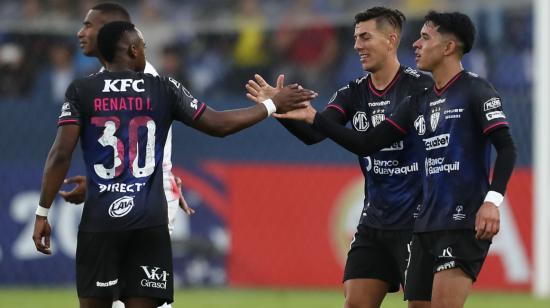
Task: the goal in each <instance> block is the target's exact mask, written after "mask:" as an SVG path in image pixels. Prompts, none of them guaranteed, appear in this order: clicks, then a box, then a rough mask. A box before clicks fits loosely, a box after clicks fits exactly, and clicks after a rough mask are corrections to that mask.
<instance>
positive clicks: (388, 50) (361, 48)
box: [354, 19, 398, 72]
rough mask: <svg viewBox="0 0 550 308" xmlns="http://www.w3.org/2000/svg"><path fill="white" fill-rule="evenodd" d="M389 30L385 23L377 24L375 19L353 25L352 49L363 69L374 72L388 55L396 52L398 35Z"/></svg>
mask: <svg viewBox="0 0 550 308" xmlns="http://www.w3.org/2000/svg"><path fill="white" fill-rule="evenodd" d="M391 30H392V29H391V28H389V26H387V25H377V22H376V19H370V20H367V21H362V22H359V23H357V24H356V25H355V33H354V38H355V45H354V49H355V51H357V53H358V54H359V59H360V61H361V67H362V68H363V70H365V71H369V72H376V71H377V70H379V69H380V68H381V67H382V66H383V65H384V63H385V62H386V60H387V59H388V57H389V56H390V55H392V54H395V53H396V48H397V44H396V43H397V41H398V36H397V34H396V33H395V32H394V31H391Z"/></svg>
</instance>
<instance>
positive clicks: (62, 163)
mask: <svg viewBox="0 0 550 308" xmlns="http://www.w3.org/2000/svg"><path fill="white" fill-rule="evenodd" d="M79 135H80V126H78V125H63V126H60V127H59V129H58V130H57V136H56V137H55V141H54V144H53V146H52V148H51V150H50V153H49V154H48V158H47V160H46V165H45V167H44V175H43V176H42V189H41V191H40V204H39V206H40V207H42V208H46V209H49V208H50V207H51V205H52V203H53V200H54V199H55V195H56V194H57V192H58V191H59V188H60V187H61V184H62V183H63V179H64V178H65V176H66V175H67V171H68V170H69V166H70V165H71V158H72V154H73V151H74V148H75V146H76V144H77V142H78V137H79ZM37 212H38V211H37ZM50 233H51V228H50V225H49V223H48V220H47V214H44V213H40V214H37V215H36V217H35V221H34V232H33V236H32V238H33V241H34V244H35V246H36V249H37V250H38V251H40V252H41V253H44V254H51V250H50Z"/></svg>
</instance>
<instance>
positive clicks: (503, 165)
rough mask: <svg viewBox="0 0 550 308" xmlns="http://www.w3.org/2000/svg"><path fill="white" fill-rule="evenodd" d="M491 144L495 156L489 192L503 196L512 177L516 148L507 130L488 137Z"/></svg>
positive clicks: (501, 130)
mask: <svg viewBox="0 0 550 308" xmlns="http://www.w3.org/2000/svg"><path fill="white" fill-rule="evenodd" d="M489 138H490V140H491V143H492V144H493V145H494V146H495V148H496V151H497V156H496V160H495V165H494V171H493V179H492V181H491V186H490V187H489V190H492V191H496V192H498V193H500V194H502V195H504V193H505V191H506V185H507V184H508V180H509V179H510V177H511V176H512V172H513V170H514V165H515V162H516V157H517V153H516V146H515V144H514V141H513V140H512V136H511V135H510V131H509V129H508V128H501V129H498V130H496V131H494V132H491V134H490V135H489Z"/></svg>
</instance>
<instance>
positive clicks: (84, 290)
mask: <svg viewBox="0 0 550 308" xmlns="http://www.w3.org/2000/svg"><path fill="white" fill-rule="evenodd" d="M126 236H127V233H126V232H83V231H79V232H78V240H77V249H76V288H77V293H78V297H79V301H80V306H81V307H107V308H108V307H111V305H112V302H113V300H114V299H116V298H118V294H119V286H120V284H121V281H120V277H119V273H120V269H119V263H120V251H121V250H124V247H123V246H124V242H125V241H126Z"/></svg>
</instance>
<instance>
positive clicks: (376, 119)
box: [371, 110, 386, 127]
mask: <svg viewBox="0 0 550 308" xmlns="http://www.w3.org/2000/svg"><path fill="white" fill-rule="evenodd" d="M379 112H380V113H377V114H373V115H372V117H371V121H372V126H373V127H376V126H378V124H380V123H382V122H384V120H385V119H386V115H385V114H384V113H383V112H384V110H380V111H379Z"/></svg>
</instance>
